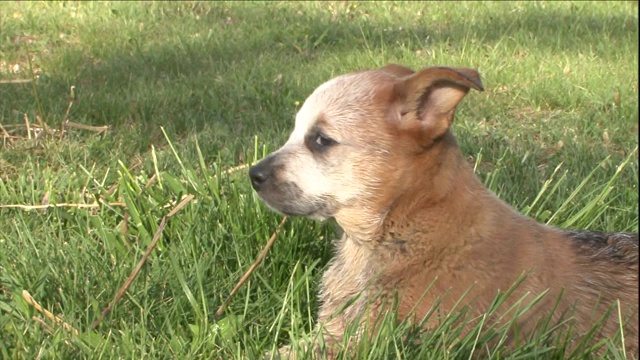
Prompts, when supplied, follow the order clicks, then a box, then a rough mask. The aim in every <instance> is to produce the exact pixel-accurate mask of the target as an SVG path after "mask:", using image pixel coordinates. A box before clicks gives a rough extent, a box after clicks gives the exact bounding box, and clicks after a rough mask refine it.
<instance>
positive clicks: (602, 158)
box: [0, 1, 638, 359]
mask: <svg viewBox="0 0 640 360" xmlns="http://www.w3.org/2000/svg"><path fill="white" fill-rule="evenodd" d="M389 62H398V63H402V64H405V65H407V66H411V67H413V68H420V67H423V66H428V65H433V64H446V65H454V66H470V67H474V68H477V69H478V70H479V71H480V73H481V74H482V76H483V82H484V84H485V87H486V89H487V90H486V91H485V92H483V93H478V92H472V93H470V95H469V96H468V97H467V98H466V99H465V100H464V101H463V104H462V105H461V107H460V108H459V110H458V114H457V117H456V122H455V124H454V129H453V131H454V133H455V134H456V136H457V138H458V141H459V144H460V146H461V147H462V150H463V152H464V153H465V154H467V155H468V156H469V161H470V163H472V164H474V165H475V166H476V172H477V174H478V176H479V177H480V178H481V179H483V180H484V181H485V183H486V184H487V186H489V187H490V188H491V189H492V190H494V191H495V192H496V193H497V194H498V195H499V196H500V197H501V198H502V199H504V200H506V201H508V202H509V203H511V204H512V205H513V206H514V207H515V208H517V209H519V210H521V211H523V212H526V213H528V214H529V215H530V216H533V217H535V218H536V219H538V220H539V221H541V222H547V221H549V222H550V223H552V224H555V225H561V226H572V227H579V228H588V229H592V230H627V231H634V232H637V231H638V208H637V204H638V156H637V154H638V153H637V145H638V137H637V133H638V101H637V94H638V3H637V2H600V3H590V2H565V3H555V2H536V3H533V2H511V3H498V2H495V3H488V2H483V3H471V2H469V3H450V2H446V3H437V2H433V3H418V2H414V3H401V2H384V3H374V2H362V3H357V2H328V3H309V2H297V3H286V2H277V3H276V2H269V3H242V2H238V3H235V2H229V3H217V2H216V3H214V2H197V3H193V2H179V3H178V2H176V3H169V2H154V3H138V2H108V1H107V2H59V1H52V2H3V3H0V125H2V127H3V128H4V129H5V130H6V131H7V133H8V134H9V135H11V136H13V138H11V139H9V138H6V137H5V136H3V143H2V144H1V145H0V146H1V147H0V205H9V204H26V205H33V204H41V203H43V200H46V201H47V202H48V203H49V204H56V203H72V204H77V203H94V202H95V201H96V199H100V201H101V202H100V206H97V207H93V208H77V207H56V208H48V209H46V210H32V211H25V210H22V209H18V208H6V207H4V208H0V246H1V249H2V250H1V251H0V332H1V333H2V334H3V335H2V337H1V338H0V357H2V358H12V359H14V358H15V359H27V358H47V359H49V358H51V359H57V358H60V359H67V358H91V359H101V358H105V359H106V358H136V359H137V358H154V359H155V358H204V357H207V358H220V359H228V358H248V359H255V358H258V357H259V356H260V355H261V354H263V353H264V352H266V351H268V350H271V349H274V348H275V347H277V346H279V345H281V344H286V343H290V342H291V341H292V340H296V339H300V338H305V337H310V336H313V326H314V323H315V322H314V321H315V320H314V319H315V313H316V310H317V306H318V304H317V301H316V295H315V294H316V290H317V286H318V280H319V277H320V275H321V274H322V271H323V269H324V268H325V266H326V264H327V262H328V261H329V259H330V258H331V248H330V246H329V242H328V240H329V239H331V238H332V237H333V236H334V235H333V234H334V232H333V228H332V226H331V225H330V224H321V223H316V222H312V221H309V220H305V219H290V220H289V221H288V222H287V223H286V224H285V226H284V229H283V230H282V232H281V233H280V234H279V236H278V239H277V241H276V243H275V245H274V247H273V248H272V249H271V251H270V252H269V254H268V255H267V257H266V259H265V260H264V262H263V264H262V265H261V266H260V267H259V268H258V269H257V271H256V272H255V273H254V274H253V275H252V276H251V278H250V279H249V281H248V283H247V284H245V286H244V287H243V288H241V289H240V291H239V293H238V294H237V295H236V296H235V297H234V298H233V300H232V302H231V303H230V305H229V308H228V309H227V311H226V312H225V314H224V315H223V316H222V317H221V318H214V316H213V314H214V312H215V310H216V309H217V308H218V307H219V306H220V305H221V304H222V303H223V302H224V301H225V299H226V297H227V296H228V294H229V292H230V291H231V289H232V288H233V286H234V285H235V283H236V282H237V280H238V279H239V278H240V276H241V275H242V273H243V272H244V271H245V270H246V269H247V268H248V267H249V266H250V264H251V263H252V262H253V261H254V259H255V257H256V255H257V254H258V253H259V251H260V249H261V248H262V247H263V245H264V243H265V242H266V241H267V239H268V238H269V236H270V235H271V233H272V232H273V231H274V230H275V228H276V226H277V224H278V223H279V222H280V219H281V218H280V217H279V216H278V215H276V214H274V213H272V212H271V211H269V210H268V209H267V208H266V207H265V206H263V205H262V204H261V203H260V202H259V201H258V199H257V198H256V196H255V195H254V194H253V192H252V190H251V188H250V185H249V183H248V181H247V178H246V173H245V171H240V172H237V173H234V174H230V175H227V174H223V173H222V171H223V170H224V169H227V168H230V167H232V166H236V165H239V164H243V163H247V162H250V161H252V160H255V159H259V158H261V157H263V156H264V155H265V154H266V153H267V152H269V151H272V150H274V149H276V148H277V147H278V146H279V145H280V144H282V143H283V142H284V140H285V139H286V138H287V136H288V132H289V131H290V130H291V128H292V126H293V116H294V114H295V111H296V109H297V108H298V107H299V105H300V103H301V102H302V101H304V99H305V98H306V96H307V95H308V94H309V93H310V92H311V91H312V90H313V89H314V88H315V87H316V86H318V85H319V84H321V83H322V82H324V81H325V80H327V79H328V78H330V77H331V76H333V75H337V74H340V73H345V72H350V71H354V70H357V69H362V68H372V67H378V66H382V65H384V64H387V63H389ZM72 87H73V90H72ZM70 103H72V106H71V108H70V110H69V112H68V116H67V115H66V113H67V110H68V107H69V104H70ZM25 115H26V117H27V119H28V120H29V121H30V126H32V125H33V124H36V125H38V124H41V125H44V124H47V125H48V126H49V127H51V128H55V129H60V126H61V124H62V123H63V122H64V121H66V120H69V121H70V123H71V124H83V125H87V126H94V127H102V126H108V127H109V130H108V131H106V132H98V131H92V130H87V129H81V128H74V127H66V133H65V135H64V137H62V138H60V137H59V136H58V135H56V136H50V135H47V134H44V135H40V137H38V138H37V139H34V138H31V139H29V138H28V137H27V132H26V129H25V128H24V126H23V125H24V124H25ZM37 116H38V117H39V119H40V120H37ZM20 126H23V127H20ZM0 134H2V130H0ZM32 137H33V136H32ZM152 178H153V180H152V181H150V179H152ZM186 195H193V197H194V198H193V200H192V201H190V202H188V203H187V204H186V205H185V206H184V207H183V208H182V209H180V211H178V212H177V213H176V214H175V215H174V216H172V217H171V218H169V219H168V220H167V224H166V228H165V229H164V231H163V233H162V236H161V238H160V239H159V241H158V245H157V247H156V248H155V250H154V251H153V252H152V253H151V255H150V256H149V258H148V259H147V261H146V263H145V265H144V266H143V268H142V270H141V273H140V274H139V275H138V277H137V278H136V279H135V281H133V283H132V285H131V287H130V288H129V290H128V292H127V293H126V294H125V295H124V297H123V298H122V300H121V301H120V302H119V303H118V304H117V306H115V308H114V309H113V312H111V314H109V315H108V316H107V317H106V318H105V319H104V320H103V321H102V322H101V324H100V325H99V326H98V327H97V328H96V329H95V330H91V324H92V323H93V321H94V320H95V319H96V318H97V317H98V316H99V314H100V313H101V312H102V310H103V308H104V307H105V306H106V305H107V304H108V303H109V302H110V301H111V300H112V299H113V297H114V296H115V294H116V292H117V290H118V288H119V287H120V286H121V285H122V283H123V282H124V281H125V279H126V278H127V276H128V275H129V274H130V272H131V270H132V269H133V267H134V266H135V265H136V262H137V261H138V260H139V259H140V258H141V257H142V254H143V253H144V251H145V249H146V247H147V246H148V245H149V244H150V242H151V240H152V237H153V235H154V233H155V232H156V230H157V229H158V226H159V224H160V220H161V218H162V217H163V216H165V215H167V213H169V211H171V209H173V208H174V207H175V206H176V204H177V203H178V202H179V201H180V200H181V199H183V198H184V196H186ZM109 203H112V204H111V205H109ZM121 203H123V204H124V205H123V204H121ZM23 290H27V291H28V292H29V293H30V294H31V295H32V296H33V297H34V298H35V299H36V300H37V301H38V302H39V303H40V304H42V306H43V307H44V308H45V309H48V310H49V311H51V312H52V313H54V314H57V315H62V316H63V317H64V320H65V321H66V322H68V323H69V324H70V325H71V326H73V327H74V328H76V329H78V330H79V332H80V335H79V336H71V335H69V334H68V333H66V332H65V331H64V330H63V329H62V328H61V327H59V326H55V325H54V324H52V323H48V324H49V326H50V329H49V330H47V329H48V328H47V327H45V326H42V325H41V324H40V323H38V322H37V321H36V320H33V318H32V317H33V316H40V315H39V314H38V313H37V312H36V311H35V310H34V309H33V307H32V306H30V305H29V304H27V302H26V301H25V300H24V299H23V297H22V295H21V294H22V291H23ZM497 301H498V302H499V301H500V298H498V299H497ZM528 301H530V299H528V300H526V301H525V302H528ZM525 308H526V306H525ZM458 316H460V317H464V312H460V314H454V315H452V317H451V319H449V320H448V322H445V323H444V324H443V325H442V326H441V327H440V328H438V329H435V330H433V331H431V332H428V333H426V334H422V333H420V332H418V331H417V330H416V329H415V327H413V326H412V325H411V324H406V323H400V324H396V322H395V321H394V319H393V314H388V316H387V317H386V318H384V319H381V321H382V323H383V324H385V325H384V326H383V327H382V330H381V332H380V333H379V334H378V335H377V336H374V338H373V340H372V341H370V342H363V343H362V344H361V345H359V348H358V349H359V351H358V355H357V358H360V359H375V358H380V359H388V358H398V357H400V356H401V355H400V354H404V355H402V356H404V357H405V358H421V359H423V358H434V359H436V358H437V359H447V358H455V359H459V358H469V357H470V356H471V355H472V354H473V353H474V352H476V354H477V352H478V351H481V350H484V351H486V354H488V356H490V357H492V358H501V359H502V358H513V359H516V358H518V359H519V358H544V359H547V358H560V357H564V356H570V357H574V358H583V357H584V356H586V355H585V354H592V350H593V349H592V348H591V347H590V346H587V345H585V346H580V347H579V348H578V349H577V350H576V351H577V352H576V353H574V354H568V353H566V352H565V351H568V350H567V348H566V347H565V346H564V345H563V344H564V342H563V341H564V340H562V337H561V336H560V337H557V336H555V335H553V334H554V333H553V332H552V331H550V330H551V329H552V324H551V325H549V326H547V327H545V326H542V327H541V328H540V331H539V333H538V334H537V335H536V337H535V338H534V341H532V342H531V344H530V345H527V346H523V347H521V348H519V349H517V350H514V351H511V352H509V351H506V350H504V349H502V348H501V347H500V346H499V341H498V345H496V346H495V347H492V345H491V344H493V343H494V342H495V341H494V342H492V339H493V340H496V339H498V340H499V339H500V338H501V336H503V335H504V331H503V330H501V329H487V328H483V331H482V332H480V331H477V332H472V333H471V334H470V335H469V336H467V337H463V338H458V337H457V336H456V334H457V331H458V330H457V329H456V325H455V321H454V320H455V318H456V317H458ZM481 324H482V323H481ZM478 329H480V328H478ZM416 339H419V340H420V341H421V342H422V345H416V344H415V341H413V340H416ZM604 346H605V348H606V349H607V350H606V351H608V352H607V354H606V355H607V356H608V357H610V358H616V359H617V358H624V357H625V355H624V354H623V353H622V350H621V347H620V340H619V339H611V340H609V341H608V342H607V343H606V344H604Z"/></svg>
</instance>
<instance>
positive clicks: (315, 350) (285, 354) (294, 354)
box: [263, 344, 331, 360]
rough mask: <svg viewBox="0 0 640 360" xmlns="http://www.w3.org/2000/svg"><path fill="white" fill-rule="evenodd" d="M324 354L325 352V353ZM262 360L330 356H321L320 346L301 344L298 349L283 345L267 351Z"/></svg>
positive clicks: (313, 359) (297, 359)
mask: <svg viewBox="0 0 640 360" xmlns="http://www.w3.org/2000/svg"><path fill="white" fill-rule="evenodd" d="M325 355H326V354H325ZM263 359H264V360H316V359H317V360H321V359H331V356H328V357H327V356H323V352H322V350H321V349H320V346H318V345H314V346H310V345H306V344H305V345H303V346H301V347H300V349H297V350H295V349H293V348H292V347H291V346H289V345H287V346H283V347H281V348H279V349H278V350H277V351H269V352H267V353H266V354H265V355H264V357H263Z"/></svg>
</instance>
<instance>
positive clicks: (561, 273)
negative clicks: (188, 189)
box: [251, 64, 638, 356]
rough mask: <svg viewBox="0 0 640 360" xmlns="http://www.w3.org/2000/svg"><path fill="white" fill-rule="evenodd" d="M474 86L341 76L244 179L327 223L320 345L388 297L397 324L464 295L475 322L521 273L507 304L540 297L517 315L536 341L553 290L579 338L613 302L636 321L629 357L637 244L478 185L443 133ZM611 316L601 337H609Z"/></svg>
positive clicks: (428, 76) (453, 71) (416, 76)
mask: <svg viewBox="0 0 640 360" xmlns="http://www.w3.org/2000/svg"><path fill="white" fill-rule="evenodd" d="M472 88H473V89H476V90H482V83H481V81H480V77H479V75H478V73H477V72H476V71H474V70H472V69H463V68H444V67H432V68H426V69H423V70H421V71H419V72H416V73H414V72H413V71H412V70H411V69H408V68H406V67H403V66H400V65H393V64H392V65H389V66H387V67H384V68H382V69H377V70H371V71H363V72H359V73H354V74H348V75H343V76H341V77H338V78H336V79H333V80H331V81H329V82H327V83H326V84H324V85H322V86H321V87H319V88H318V89H317V90H316V91H315V92H314V93H313V94H312V95H311V96H310V97H309V98H308V99H307V101H306V102H305V104H304V105H303V107H302V109H301V110H300V112H299V114H298V117H297V119H296V129H295V130H294V132H293V134H292V136H291V138H290V139H289V141H288V142H287V144H285V145H284V146H283V147H282V148H281V149H279V150H278V151H276V152H275V153H273V154H271V155H270V156H269V157H268V158H267V159H265V160H263V161H262V162H261V163H260V164H258V165H256V166H255V167H254V168H252V169H251V178H252V183H253V185H254V188H256V190H257V191H258V194H259V195H260V196H261V197H262V198H263V199H264V200H265V202H266V203H267V204H268V205H269V206H271V207H272V208H274V209H275V210H277V211H280V212H284V213H287V214H290V215H303V216H308V217H312V218H317V219H326V218H334V219H335V220H336V221H337V223H338V225H340V227H341V228H342V230H343V231H344V235H343V236H342V238H341V239H340V240H339V241H338V242H337V243H336V248H337V253H336V256H335V258H334V260H333V261H332V263H331V265H330V267H329V269H328V270H327V271H326V273H325V274H324V276H323V280H322V287H321V293H320V299H321V301H322V305H321V308H320V311H319V319H318V322H319V323H320V324H322V326H323V328H324V333H325V340H326V341H327V342H328V343H330V344H331V343H335V342H340V341H341V338H342V334H343V332H344V331H345V327H346V326H347V324H350V323H351V322H353V321H354V319H356V318H357V317H359V316H361V315H364V319H365V320H367V319H372V318H373V317H375V316H376V315H377V312H379V311H381V309H382V302H383V301H384V300H385V299H388V297H389V296H391V295H392V294H394V293H397V294H398V299H399V306H398V311H399V314H398V315H399V318H400V319H403V318H405V317H406V316H409V315H410V314H409V313H410V311H411V310H412V309H415V314H414V316H415V317H416V318H418V319H420V318H422V317H424V316H425V315H426V314H427V313H429V311H430V310H431V309H432V307H433V305H434V304H435V303H436V300H437V299H440V301H441V303H440V305H439V309H440V311H441V312H443V313H444V314H446V313H447V312H448V311H449V310H450V309H452V307H453V306H454V304H455V303H456V302H457V301H458V300H459V299H460V297H461V296H462V295H463V294H464V293H465V292H466V291H467V290H469V289H471V290H470V292H469V294H467V296H466V297H465V299H468V300H466V303H468V304H469V305H471V307H472V309H473V311H474V313H475V314H482V313H483V312H485V311H486V310H487V308H488V306H489V305H490V303H491V301H492V300H493V299H494V297H495V296H496V293H497V291H499V290H500V291H506V290H507V289H509V288H510V287H511V286H512V285H513V283H514V282H515V281H516V279H517V278H518V277H519V276H520V275H522V274H525V273H526V274H528V276H527V277H526V278H525V279H524V281H523V283H522V284H521V285H520V286H519V287H518V288H517V289H516V292H515V293H514V294H513V296H511V297H510V299H511V300H509V301H510V303H513V302H514V301H515V300H517V299H519V298H520V297H522V296H524V295H525V294H530V296H529V299H533V297H535V296H536V295H539V294H541V293H543V292H545V291H547V292H548V293H547V295H546V296H545V297H544V299H543V300H542V301H541V302H540V303H538V304H537V305H536V306H535V307H533V308H532V309H531V310H529V311H528V312H527V313H525V315H524V316H523V317H521V318H520V319H519V322H518V325H519V329H520V331H522V332H524V333H525V334H526V333H527V332H528V331H531V329H532V327H533V325H534V324H535V322H536V321H538V320H539V319H541V318H542V316H543V315H545V314H548V313H549V311H550V310H551V309H552V307H553V305H554V304H555V302H556V300H557V299H558V296H559V295H560V293H561V292H563V296H562V298H561V301H560V304H559V305H560V306H559V307H558V309H557V312H556V313H555V314H554V319H558V318H559V316H560V313H561V312H562V311H564V310H567V309H572V307H573V306H575V313H574V314H573V316H574V320H575V321H574V322H573V325H574V327H575V330H576V331H577V334H578V335H579V334H583V333H586V332H587V331H589V329H591V328H592V326H593V323H594V321H595V320H597V319H598V318H599V317H600V316H602V315H603V314H604V313H605V312H606V310H607V309H608V308H609V307H610V306H611V305H612V304H613V303H615V301H616V300H619V301H620V304H621V311H622V313H623V314H627V313H628V314H630V316H631V317H630V321H629V322H628V323H627V324H626V325H625V327H624V331H625V333H624V334H625V344H626V348H627V351H628V353H629V354H635V355H636V356H637V354H638V235H637V234H606V235H603V234H598V233H589V232H586V233H571V232H569V231H567V230H564V229H558V228H554V227H550V226H545V225H542V224H539V223H536V222H535V221H534V220H532V219H530V218H527V217H525V216H523V215H521V214H519V213H518V212H516V211H515V210H513V209H512V208H511V207H510V206H508V205H507V204H506V203H504V202H502V201H501V200H499V199H498V198H497V197H496V196H495V195H494V194H492V193H491V192H490V191H489V190H488V189H486V188H485V187H484V186H483V185H482V183H481V182H480V181H479V180H478V179H477V178H476V177H475V175H474V174H473V170H472V169H471V168H470V167H469V165H468V164H467V162H466V161H465V159H464V158H463V156H462V154H461V152H460V150H459V148H458V146H457V144H456V142H455V139H454V137H453V135H452V134H451V132H450V131H449V128H450V126H451V123H452V121H453V115H454V111H455V108H456V106H457V104H458V102H459V101H460V100H461V99H462V98H463V97H464V96H465V95H466V94H467V92H468V91H469V90H470V89H472ZM327 139H331V140H332V141H331V142H328V140H327ZM322 144H324V145H322ZM430 285H432V287H431V289H430V290H429V291H428V292H427V293H426V294H425V290H427V288H428V287H429V286H430ZM359 294H360V296H359V297H358V298H357V300H356V301H355V302H354V303H353V304H352V305H351V306H349V307H347V308H346V309H345V310H344V311H343V312H342V313H340V314H338V315H337V316H335V317H334V314H335V313H336V310H337V309H339V308H341V307H343V305H344V304H345V303H346V302H348V301H349V300H351V299H352V298H353V297H354V296H356V295H359ZM376 294H381V295H382V296H381V297H374V295H376ZM509 301H508V304H507V305H509V304H510V303H509ZM504 308H508V306H506V307H504ZM616 310H617V309H614V312H615V311H616ZM365 311H367V313H363V312H365ZM614 315H615V316H612V317H610V318H609V319H608V321H607V323H606V325H605V326H604V327H603V330H602V333H601V334H600V335H599V337H598V338H600V337H608V336H611V335H612V334H613V333H614V332H615V331H616V330H617V329H618V326H619V325H618V320H617V314H614ZM437 321H438V317H437V316H432V318H431V322H430V323H428V324H427V326H432V325H435V324H436V323H437Z"/></svg>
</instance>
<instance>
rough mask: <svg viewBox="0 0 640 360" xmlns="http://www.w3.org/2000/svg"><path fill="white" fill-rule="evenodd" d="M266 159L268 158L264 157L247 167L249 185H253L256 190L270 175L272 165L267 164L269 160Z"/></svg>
mask: <svg viewBox="0 0 640 360" xmlns="http://www.w3.org/2000/svg"><path fill="white" fill-rule="evenodd" d="M267 160H268V159H265V160H263V161H261V162H259V163H258V164H256V165H255V166H253V167H251V169H249V177H250V178H251V186H253V188H254V189H255V190H256V191H259V190H260V186H261V185H262V184H264V183H265V182H266V181H267V180H268V179H269V177H271V169H272V167H271V164H269V163H270V161H267Z"/></svg>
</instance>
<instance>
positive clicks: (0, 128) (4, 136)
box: [0, 124, 13, 144]
mask: <svg viewBox="0 0 640 360" xmlns="http://www.w3.org/2000/svg"><path fill="white" fill-rule="evenodd" d="M0 131H2V139H9V142H10V143H12V144H13V139H12V137H11V135H9V133H8V132H7V130H5V129H4V126H2V124H0Z"/></svg>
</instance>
